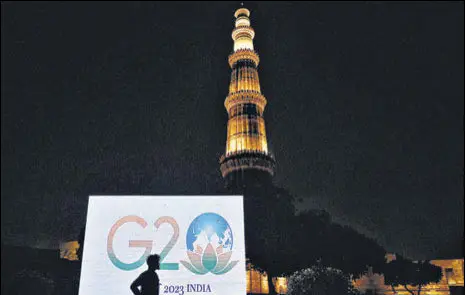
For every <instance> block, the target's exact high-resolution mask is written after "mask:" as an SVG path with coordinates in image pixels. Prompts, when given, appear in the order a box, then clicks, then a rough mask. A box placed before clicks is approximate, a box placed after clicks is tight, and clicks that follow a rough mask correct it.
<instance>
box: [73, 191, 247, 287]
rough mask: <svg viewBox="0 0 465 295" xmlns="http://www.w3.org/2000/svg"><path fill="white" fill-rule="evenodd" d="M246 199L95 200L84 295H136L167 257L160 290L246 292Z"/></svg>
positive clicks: (90, 210)
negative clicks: (139, 281)
mask: <svg viewBox="0 0 465 295" xmlns="http://www.w3.org/2000/svg"><path fill="white" fill-rule="evenodd" d="M243 212H244V211H243V201H242V196H91V197H89V207H88V212H87V224H86V234H85V239H84V253H83V261H82V269H81V280H80V286H79V295H93V294H95V295H97V294H98V295H101V294H112V295H118V294H125V295H126V294H132V292H131V291H130V289H129V288H130V285H131V283H132V282H133V281H134V280H135V279H136V278H137V277H138V276H139V275H140V274H141V273H142V272H144V271H146V270H147V264H146V259H147V257H148V256H149V255H150V254H159V255H160V269H159V270H158V271H157V273H158V277H159V280H160V286H159V288H160V289H159V292H160V295H161V294H173V295H184V294H192V295H202V294H209V295H211V294H218V295H238V294H240V295H242V294H245V293H246V269H245V242H244V213H243Z"/></svg>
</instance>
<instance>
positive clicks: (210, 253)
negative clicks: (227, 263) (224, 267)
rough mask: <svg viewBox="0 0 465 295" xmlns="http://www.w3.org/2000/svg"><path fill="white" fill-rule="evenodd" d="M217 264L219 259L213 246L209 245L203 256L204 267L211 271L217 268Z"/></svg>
mask: <svg viewBox="0 0 465 295" xmlns="http://www.w3.org/2000/svg"><path fill="white" fill-rule="evenodd" d="M217 262H218V258H217V257H216V252H215V249H213V246H212V245H211V244H208V246H207V248H206V249H205V251H204V252H203V256H202V264H203V267H205V268H206V269H208V270H210V271H211V270H213V269H214V268H215V266H216V263H217Z"/></svg>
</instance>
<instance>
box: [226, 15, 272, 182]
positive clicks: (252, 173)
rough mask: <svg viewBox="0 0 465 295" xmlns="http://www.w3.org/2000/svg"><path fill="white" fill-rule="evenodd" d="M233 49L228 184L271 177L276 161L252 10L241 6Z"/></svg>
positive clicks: (236, 22)
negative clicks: (271, 147)
mask: <svg viewBox="0 0 465 295" xmlns="http://www.w3.org/2000/svg"><path fill="white" fill-rule="evenodd" d="M234 16H235V17H236V21H235V28H234V29H233V31H232V39H233V40H234V52H233V53H232V54H231V55H229V65H230V67H231V69H232V72H231V82H230V84H229V94H228V96H227V97H226V100H225V102H224V106H225V107H226V111H227V112H228V115H229V120H228V131H227V139H226V152H225V154H224V155H222V156H221V158H220V169H221V174H222V175H223V178H224V179H225V180H226V185H227V186H228V187H231V186H235V187H241V186H245V185H248V184H251V183H257V182H267V181H271V177H272V176H273V174H274V166H275V161H274V159H273V156H272V155H271V154H270V152H269V150H268V143H267V139H266V131H265V119H264V116H263V114H264V111H265V106H266V103H267V101H266V99H265V96H263V94H262V93H261V89H260V81H259V78H258V71H257V67H258V64H259V61H260V59H259V57H258V54H257V53H256V52H255V50H254V44H253V39H254V37H255V31H254V30H253V28H252V27H251V26H250V19H249V16H250V11H249V10H248V9H246V8H240V9H238V10H237V11H236V13H235V14H234Z"/></svg>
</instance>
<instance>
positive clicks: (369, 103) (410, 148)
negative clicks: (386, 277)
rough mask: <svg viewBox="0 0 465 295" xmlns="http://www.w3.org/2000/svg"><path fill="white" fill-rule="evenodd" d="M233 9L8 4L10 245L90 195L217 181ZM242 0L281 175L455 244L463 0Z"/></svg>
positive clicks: (438, 244)
mask: <svg viewBox="0 0 465 295" xmlns="http://www.w3.org/2000/svg"><path fill="white" fill-rule="evenodd" d="M239 6H240V3H239V2H229V3H228V2H226V3H194V2H186V3H145V2H129V3H121V2H113V3H111V2H106V3H104V2H95V3H88V2H86V3H55V2H53V3H52V2H49V3H37V2H34V3H32V2H30V3H14V2H2V4H1V48H2V49H1V55H2V57H1V69H2V72H1V101H2V105H1V107H2V108H1V112H2V125H1V138H2V140H1V163H2V164H1V167H2V168H1V169H2V170H1V233H2V243H7V244H14V245H26V244H27V245H30V246H35V247H56V246H57V243H58V242H59V241H63V240H69V239H76V238H77V236H78V233H79V230H80V228H81V227H83V226H84V223H85V216H86V210H87V197H88V195H90V194H152V195H155V194H165V195H166V194H207V193H214V192H215V188H216V187H221V186H222V183H223V181H222V178H221V175H220V172H219V164H218V159H219V157H220V155H221V154H222V153H223V151H224V148H225V141H226V122H227V113H226V111H225V109H224V106H223V103H224V99H225V97H226V95H227V92H228V83H229V78H230V69H229V65H228V63H227V56H228V55H229V54H230V53H231V52H232V46H233V42H232V39H231V31H232V28H233V20H234V17H233V13H234V11H235V9H236V8H238V7H239ZM245 6H246V7H247V8H249V9H250V10H251V11H252V14H251V21H252V26H253V27H254V29H255V31H256V38H255V48H256V50H257V51H258V53H259V54H260V57H261V63H260V66H259V75H260V81H261V86H262V92H263V94H264V95H265V96H266V98H267V99H268V105H267V109H266V112H265V120H266V124H267V125H266V126H267V135H268V141H269V146H270V149H271V151H272V152H273V153H274V155H275V157H276V159H277V163H278V166H277V174H276V177H275V180H276V183H277V184H278V185H280V186H283V187H286V188H287V189H289V190H290V192H291V193H292V194H294V195H296V196H298V197H302V198H303V203H302V204H300V205H298V208H299V209H305V208H313V209H324V210H327V211H328V212H329V213H330V214H331V216H332V217H333V219H334V220H335V221H337V222H340V223H343V224H349V225H351V226H353V227H354V228H356V229H357V230H359V231H361V232H362V233H364V234H366V235H368V236H370V237H374V238H375V239H376V240H377V241H378V242H379V243H380V244H381V245H383V246H384V247H386V249H387V250H388V251H390V252H393V251H395V252H400V253H403V254H406V255H409V256H411V257H412V258H439V257H444V256H448V255H449V256H450V255H455V256H457V255H460V253H461V252H460V249H459V247H460V245H461V241H462V239H463V223H464V218H463V205H464V204H463V197H464V194H463V163H464V159H463V102H464V91H463V89H464V87H463V85H464V84H463V80H464V44H463V40H464V32H463V30H464V29H463V25H464V24H463V23H464V21H463V19H464V18H463V11H464V7H463V2H410V3H403V2H402V3H384V2H369V3H363V2H356V3H347V2H340V3H334V2H330V3H325V2H317V3H314V2H309V3H301V2H299V3H287V2H281V3H280V2H276V3H275V2H273V3H271V2H270V3H255V2H250V3H247V2H246V3H245Z"/></svg>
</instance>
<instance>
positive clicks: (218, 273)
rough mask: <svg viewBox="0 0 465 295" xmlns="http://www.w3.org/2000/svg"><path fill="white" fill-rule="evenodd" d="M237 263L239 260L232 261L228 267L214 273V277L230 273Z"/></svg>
mask: <svg viewBox="0 0 465 295" xmlns="http://www.w3.org/2000/svg"><path fill="white" fill-rule="evenodd" d="M238 262H239V260H236V261H232V262H231V263H230V264H229V265H228V266H226V267H225V268H224V269H223V270H222V271H218V272H214V274H216V275H222V274H225V273H227V272H228V271H230V270H231V269H232V268H233V267H234V266H236V264H237V263H238Z"/></svg>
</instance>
